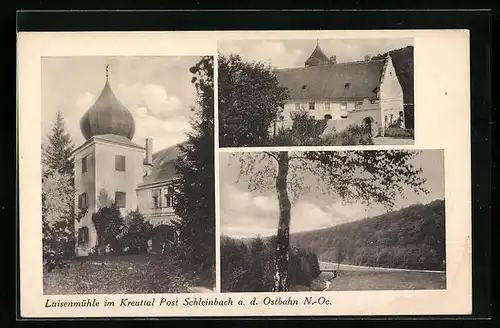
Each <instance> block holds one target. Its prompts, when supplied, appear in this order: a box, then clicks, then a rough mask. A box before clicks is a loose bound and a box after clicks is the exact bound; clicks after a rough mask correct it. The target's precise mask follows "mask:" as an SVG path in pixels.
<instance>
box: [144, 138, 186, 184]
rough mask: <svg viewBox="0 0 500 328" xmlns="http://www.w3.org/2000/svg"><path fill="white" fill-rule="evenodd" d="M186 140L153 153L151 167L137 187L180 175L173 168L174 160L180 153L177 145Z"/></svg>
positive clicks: (172, 178)
mask: <svg viewBox="0 0 500 328" xmlns="http://www.w3.org/2000/svg"><path fill="white" fill-rule="evenodd" d="M185 144H186V142H183V143H180V144H177V145H174V146H172V147H168V148H165V149H163V150H160V151H158V152H156V153H154V154H153V169H152V170H151V172H150V173H149V174H148V175H147V176H146V177H144V180H143V182H142V183H140V184H139V187H141V186H145V185H149V184H154V183H158V182H162V181H169V180H174V179H177V178H179V177H180V175H179V174H178V173H177V171H176V169H175V161H176V160H177V157H178V156H179V155H180V154H181V150H180V148H179V146H182V145H185Z"/></svg>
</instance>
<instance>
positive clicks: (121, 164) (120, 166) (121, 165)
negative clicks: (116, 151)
mask: <svg viewBox="0 0 500 328" xmlns="http://www.w3.org/2000/svg"><path fill="white" fill-rule="evenodd" d="M115 170H116V171H123V172H125V156H122V155H115Z"/></svg>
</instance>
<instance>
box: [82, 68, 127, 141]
mask: <svg viewBox="0 0 500 328" xmlns="http://www.w3.org/2000/svg"><path fill="white" fill-rule="evenodd" d="M80 130H81V131H82V134H83V136H84V137H85V139H86V140H88V139H90V138H92V137H93V136H96V135H103V134H113V135H118V136H123V137H126V138H128V139H129V140H132V138H133V136H134V132H135V121H134V117H133V116H132V114H131V113H130V111H129V110H128V109H127V108H125V106H123V104H122V103H120V101H119V100H118V99H117V98H116V96H115V94H114V93H113V90H112V89H111V86H110V85H109V79H108V65H106V84H105V85H104V88H103V89H102V91H101V94H100V96H99V97H98V98H97V100H96V101H95V103H94V104H93V105H92V106H91V107H90V108H89V109H88V110H87V112H86V113H85V114H84V115H83V117H82V118H81V120H80Z"/></svg>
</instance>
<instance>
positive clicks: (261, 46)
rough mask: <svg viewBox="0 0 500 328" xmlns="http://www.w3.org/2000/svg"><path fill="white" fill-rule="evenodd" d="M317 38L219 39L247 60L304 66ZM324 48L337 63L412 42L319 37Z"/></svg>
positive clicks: (224, 48) (221, 45)
mask: <svg viewBox="0 0 500 328" xmlns="http://www.w3.org/2000/svg"><path fill="white" fill-rule="evenodd" d="M316 42H317V40H316V39H301V40H223V41H219V45H218V48H219V52H220V53H222V54H226V55H227V54H229V53H235V54H239V55H240V56H241V57H242V59H244V60H247V61H253V60H255V61H262V62H266V63H270V64H271V65H272V66H274V67H275V68H288V67H302V66H304V62H305V61H306V60H307V58H308V57H309V55H310V54H311V52H312V51H313V50H314V48H315V47H316ZM318 42H319V45H320V47H321V49H323V52H324V53H325V55H327V56H328V57H330V56H334V55H335V56H337V62H338V63H342V62H350V61H359V60H363V59H364V56H365V55H370V56H375V55H378V54H383V53H385V52H387V51H389V50H393V49H399V48H404V47H406V46H410V45H413V39H411V38H391V39H380V38H377V39H319V40H318Z"/></svg>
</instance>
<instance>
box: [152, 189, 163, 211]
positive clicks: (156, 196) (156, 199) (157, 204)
mask: <svg viewBox="0 0 500 328" xmlns="http://www.w3.org/2000/svg"><path fill="white" fill-rule="evenodd" d="M160 193H161V191H160V189H156V190H153V191H152V194H153V208H161V195H160Z"/></svg>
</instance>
